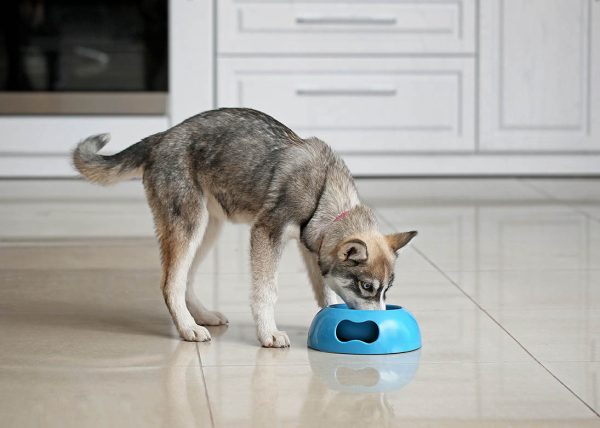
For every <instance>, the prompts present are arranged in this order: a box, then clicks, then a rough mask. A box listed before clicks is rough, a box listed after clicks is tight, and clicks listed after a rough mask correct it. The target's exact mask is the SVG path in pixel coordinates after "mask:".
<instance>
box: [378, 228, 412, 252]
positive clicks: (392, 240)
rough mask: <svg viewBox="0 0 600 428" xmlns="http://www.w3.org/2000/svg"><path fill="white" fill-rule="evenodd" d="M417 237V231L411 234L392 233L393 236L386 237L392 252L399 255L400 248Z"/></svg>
mask: <svg viewBox="0 0 600 428" xmlns="http://www.w3.org/2000/svg"><path fill="white" fill-rule="evenodd" d="M415 236H417V231H416V230H412V231H410V232H400V233H392V234H391V235H386V236H385V239H386V240H387V242H388V245H389V246H390V247H391V248H392V251H394V253H398V251H399V250H400V248H402V247H404V246H405V245H406V244H408V243H409V242H410V241H411V240H412V239H413V238H414V237H415Z"/></svg>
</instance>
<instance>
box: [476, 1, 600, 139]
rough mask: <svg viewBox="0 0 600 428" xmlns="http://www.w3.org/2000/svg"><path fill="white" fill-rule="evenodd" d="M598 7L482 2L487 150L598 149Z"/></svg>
mask: <svg viewBox="0 0 600 428" xmlns="http://www.w3.org/2000/svg"><path fill="white" fill-rule="evenodd" d="M597 9H598V8H597V5H593V4H592V1H591V0H576V1H574V0H527V1H506V0H498V1H497V0H485V1H482V3H481V67H480V70H481V80H480V81H481V100H480V101H481V102H480V105H481V148H482V149H483V150H516V151H529V150H535V151H544V150H548V151H586V150H600V140H599V139H598V138H597V137H598V125H599V124H598V122H599V119H600V111H599V107H600V102H599V101H600V100H599V95H600V91H599V90H598V83H600V82H598V77H597V76H598V72H597V71H598V53H599V49H600V44H599V43H598V42H600V39H599V37H598V29H597V26H598V24H597V23H598V22H599V20H598V18H600V15H599V14H598V11H597ZM594 137H595V138H594Z"/></svg>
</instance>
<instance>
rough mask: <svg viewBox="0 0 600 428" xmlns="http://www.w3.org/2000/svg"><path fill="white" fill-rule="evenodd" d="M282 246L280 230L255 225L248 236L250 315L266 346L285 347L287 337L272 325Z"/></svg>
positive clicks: (259, 338)
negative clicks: (274, 231)
mask: <svg viewBox="0 0 600 428" xmlns="http://www.w3.org/2000/svg"><path fill="white" fill-rule="evenodd" d="M282 247H283V242H282V236H281V233H279V234H277V233H273V231H272V230H270V229H268V228H267V227H265V226H264V225H258V224H256V225H254V226H253V227H252V232H251V236H250V252H251V254H250V258H251V263H252V292H251V295H250V299H251V306H252V315H253V316H254V322H255V323H256V331H257V335H258V340H259V341H260V343H261V344H262V346H264V347H267V348H285V347H288V346H290V339H289V338H288V336H287V334H286V333H285V332H284V331H278V330H277V326H276V325H275V302H276V301H277V267H278V265H279V259H280V257H281V251H282Z"/></svg>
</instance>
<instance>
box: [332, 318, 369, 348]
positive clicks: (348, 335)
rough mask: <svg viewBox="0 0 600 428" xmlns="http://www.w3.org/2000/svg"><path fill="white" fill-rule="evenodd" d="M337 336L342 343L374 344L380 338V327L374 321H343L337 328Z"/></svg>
mask: <svg viewBox="0 0 600 428" xmlns="http://www.w3.org/2000/svg"><path fill="white" fill-rule="evenodd" d="M335 335H336V336H337V338H338V340H339V341H340V342H349V341H351V340H360V341H361V342H365V343H373V342H375V341H376V340H377V338H378V337H379V327H377V324H375V323H374V322H373V321H364V322H352V321H349V320H343V321H341V322H340V323H339V324H338V325H337V327H336V328H335Z"/></svg>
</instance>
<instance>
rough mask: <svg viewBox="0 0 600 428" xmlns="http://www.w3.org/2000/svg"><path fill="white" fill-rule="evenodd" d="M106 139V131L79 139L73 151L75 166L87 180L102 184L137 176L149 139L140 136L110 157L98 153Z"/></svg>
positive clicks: (142, 169) (139, 172) (144, 159)
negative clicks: (133, 142) (139, 139)
mask: <svg viewBox="0 0 600 428" xmlns="http://www.w3.org/2000/svg"><path fill="white" fill-rule="evenodd" d="M109 141H110V135H109V134H99V135H93V136H91V137H88V138H86V139H85V140H83V141H81V142H80V143H79V144H78V145H77V147H75V150H73V165H74V166H75V169H77V171H79V172H80V173H81V175H82V176H83V177H85V178H86V179H87V180H89V181H91V182H93V183H98V184H102V185H104V186H107V185H109V184H114V183H117V182H119V181H123V180H127V179H130V178H135V177H141V176H142V173H143V171H144V164H145V163H146V159H147V158H148V152H149V149H150V146H149V143H150V141H149V140H148V139H143V140H142V141H140V142H139V143H136V144H134V145H132V146H130V147H128V148H126V149H125V150H123V151H122V152H119V153H116V154H114V155H112V156H104V155H99V154H98V151H99V150H100V149H101V148H102V147H104V146H105V145H106V144H107V143H108V142H109Z"/></svg>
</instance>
